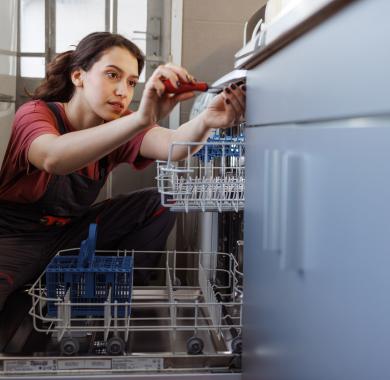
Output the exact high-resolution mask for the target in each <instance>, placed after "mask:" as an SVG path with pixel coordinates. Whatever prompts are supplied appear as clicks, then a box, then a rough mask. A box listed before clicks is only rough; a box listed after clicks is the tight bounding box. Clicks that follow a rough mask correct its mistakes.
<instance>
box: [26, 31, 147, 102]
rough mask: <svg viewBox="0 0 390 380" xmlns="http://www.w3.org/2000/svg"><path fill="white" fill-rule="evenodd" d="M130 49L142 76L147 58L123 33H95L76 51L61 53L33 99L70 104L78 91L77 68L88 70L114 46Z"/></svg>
mask: <svg viewBox="0 0 390 380" xmlns="http://www.w3.org/2000/svg"><path fill="white" fill-rule="evenodd" d="M115 46H118V47H122V48H125V49H127V50H128V51H129V52H130V53H131V54H132V55H134V57H135V58H136V59H137V62H138V75H139V74H140V73H141V71H142V69H143V67H144V64H145V58H144V55H143V53H142V51H141V50H140V49H139V48H138V47H137V46H136V45H135V44H133V43H132V42H131V41H129V40H128V39H127V38H125V37H123V36H121V35H120V34H113V33H109V32H95V33H91V34H88V35H87V36H86V37H84V38H83V39H82V40H81V41H80V42H79V44H78V45H77V47H76V50H68V51H66V52H64V53H61V54H58V55H57V56H56V57H55V58H54V59H53V61H51V62H50V63H49V64H48V65H47V68H46V77H45V79H44V81H43V83H42V84H41V85H40V86H39V87H38V88H37V89H36V90H35V91H34V92H33V94H32V95H31V97H32V98H33V99H42V100H44V101H57V102H68V101H69V100H70V99H71V98H72V96H73V92H74V90H75V87H74V85H73V83H72V80H71V73H72V72H73V71H74V70H77V69H80V68H81V69H83V70H85V71H88V70H89V69H90V68H91V67H92V65H93V64H94V63H95V62H97V61H98V60H99V59H100V58H101V56H102V55H103V54H104V53H105V52H106V51H107V50H108V49H110V48H112V47H115Z"/></svg>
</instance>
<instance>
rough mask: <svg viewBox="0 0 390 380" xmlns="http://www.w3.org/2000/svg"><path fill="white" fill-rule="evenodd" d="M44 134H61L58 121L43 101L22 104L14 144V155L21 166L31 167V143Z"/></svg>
mask: <svg viewBox="0 0 390 380" xmlns="http://www.w3.org/2000/svg"><path fill="white" fill-rule="evenodd" d="M44 134H53V135H59V134H60V133H59V132H58V130H57V127H56V121H55V118H54V116H53V114H52V113H51V111H50V110H49V108H48V107H47V105H46V103H45V102H43V101H31V102H28V103H26V104H24V105H23V106H21V107H20V108H19V109H18V111H17V112H16V114H15V121H14V124H13V130H12V135H11V139H12V144H13V145H14V146H15V147H17V149H16V150H15V151H14V153H15V154H16V155H17V156H16V157H14V158H15V159H17V160H18V164H19V166H20V167H27V168H28V167H29V161H28V151H29V149H30V146H31V143H32V142H33V141H34V140H35V139H36V138H37V137H39V136H41V135H44Z"/></svg>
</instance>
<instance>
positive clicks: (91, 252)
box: [77, 223, 97, 268]
mask: <svg viewBox="0 0 390 380" xmlns="http://www.w3.org/2000/svg"><path fill="white" fill-rule="evenodd" d="M96 239H97V224H96V223H91V224H90V225H89V232H88V238H87V239H86V240H83V241H82V242H81V245H80V253H79V257H78V260H77V266H78V267H79V268H90V267H91V266H92V263H93V259H94V257H95V249H96Z"/></svg>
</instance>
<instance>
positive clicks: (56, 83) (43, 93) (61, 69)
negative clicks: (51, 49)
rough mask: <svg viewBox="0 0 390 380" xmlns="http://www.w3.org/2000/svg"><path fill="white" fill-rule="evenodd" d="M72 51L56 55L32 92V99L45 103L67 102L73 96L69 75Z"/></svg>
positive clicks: (72, 86)
mask: <svg viewBox="0 0 390 380" xmlns="http://www.w3.org/2000/svg"><path fill="white" fill-rule="evenodd" d="M73 54H74V51H73V50H68V51H66V52H64V53H61V54H58V55H57V56H56V57H55V58H54V59H53V60H52V61H51V62H50V63H49V64H48V65H47V68H46V77H45V80H44V81H43V83H42V84H41V85H40V86H39V87H38V88H37V89H36V90H35V91H34V92H33V94H32V98H33V99H35V100H37V99H41V100H44V101H45V102H50V101H57V102H68V101H69V100H70V98H71V97H72V95H73V92H74V85H73V83H72V80H71V77H70V74H71V68H72V56H73Z"/></svg>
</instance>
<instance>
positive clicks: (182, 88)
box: [163, 79, 209, 94]
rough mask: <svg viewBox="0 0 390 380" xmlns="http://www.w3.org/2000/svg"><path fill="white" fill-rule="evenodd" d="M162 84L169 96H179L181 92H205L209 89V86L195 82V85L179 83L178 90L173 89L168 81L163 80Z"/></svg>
mask: <svg viewBox="0 0 390 380" xmlns="http://www.w3.org/2000/svg"><path fill="white" fill-rule="evenodd" d="M163 83H164V86H165V92H167V93H169V94H181V93H183V92H189V91H202V92H205V91H207V90H208V89H209V86H208V85H207V83H206V82H195V83H187V82H180V86H179V87H178V88H175V87H173V85H172V83H171V82H170V80H169V79H165V80H163Z"/></svg>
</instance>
